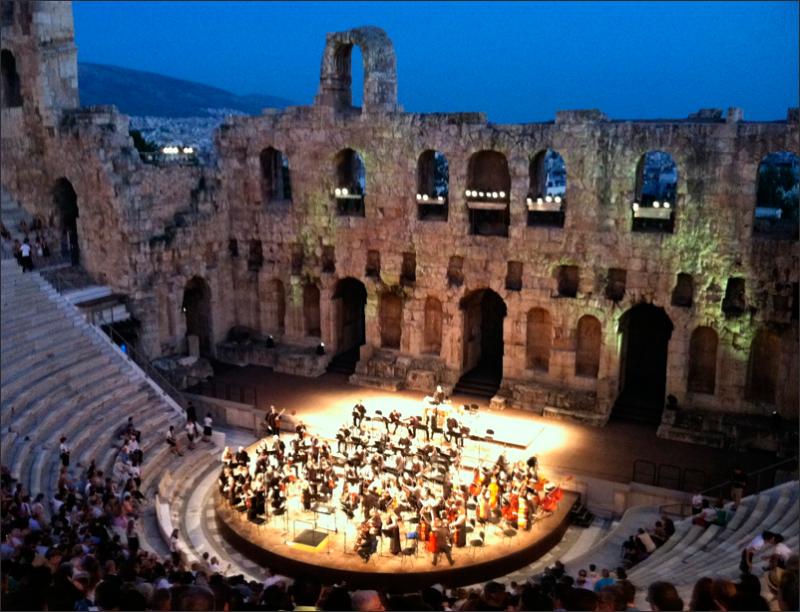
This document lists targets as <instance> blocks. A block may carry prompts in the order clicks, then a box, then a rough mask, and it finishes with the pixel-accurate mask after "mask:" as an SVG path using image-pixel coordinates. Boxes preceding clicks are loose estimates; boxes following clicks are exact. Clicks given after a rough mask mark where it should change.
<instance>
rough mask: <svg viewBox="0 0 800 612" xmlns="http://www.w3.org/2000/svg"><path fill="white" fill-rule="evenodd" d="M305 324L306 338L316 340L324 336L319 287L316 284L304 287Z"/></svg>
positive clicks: (308, 284)
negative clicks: (321, 328) (309, 337)
mask: <svg viewBox="0 0 800 612" xmlns="http://www.w3.org/2000/svg"><path fill="white" fill-rule="evenodd" d="M303 322H304V324H305V329H306V336H312V337H315V338H316V337H319V336H321V335H322V332H321V330H320V315H319V287H317V286H316V285H315V284H314V283H307V284H305V285H304V286H303Z"/></svg>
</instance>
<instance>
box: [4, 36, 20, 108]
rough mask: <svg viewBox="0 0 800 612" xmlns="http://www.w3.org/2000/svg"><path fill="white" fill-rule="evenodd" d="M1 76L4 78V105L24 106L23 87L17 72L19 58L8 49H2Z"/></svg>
mask: <svg viewBox="0 0 800 612" xmlns="http://www.w3.org/2000/svg"><path fill="white" fill-rule="evenodd" d="M0 78H2V107H3V108H14V107H17V106H22V87H21V85H20V79H19V74H18V73H17V60H16V59H15V58H14V54H13V53H11V51H9V50H8V49H3V50H2V51H0Z"/></svg>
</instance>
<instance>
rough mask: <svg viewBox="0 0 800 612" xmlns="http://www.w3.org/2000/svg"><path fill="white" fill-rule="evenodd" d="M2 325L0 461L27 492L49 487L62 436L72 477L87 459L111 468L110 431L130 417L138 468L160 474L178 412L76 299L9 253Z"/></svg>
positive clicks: (54, 478)
mask: <svg viewBox="0 0 800 612" xmlns="http://www.w3.org/2000/svg"><path fill="white" fill-rule="evenodd" d="M0 324H1V325H0V340H2V345H1V346H0V364H1V365H2V374H0V389H1V390H2V399H1V400H0V421H2V444H3V449H2V458H3V462H4V463H5V464H7V465H9V467H10V468H11V472H12V475H14V476H15V477H16V478H18V479H19V480H20V482H22V484H23V485H24V486H25V488H26V489H28V490H29V491H30V492H31V493H33V494H36V493H39V492H42V493H45V494H46V495H47V496H48V497H50V496H52V494H53V493H54V492H55V488H56V483H57V480H58V471H59V466H60V459H59V456H58V444H59V438H60V437H61V436H62V435H64V436H66V437H67V439H68V445H69V446H70V449H71V462H70V468H71V471H72V473H73V475H76V476H77V475H78V474H79V472H81V471H82V469H81V468H83V467H85V466H88V464H89V462H90V461H91V460H92V459H95V461H96V465H97V467H98V468H100V469H103V470H104V471H105V472H106V473H107V474H113V473H114V467H115V462H116V459H117V454H118V452H119V448H118V447H119V443H118V440H116V439H115V437H114V434H115V432H116V431H118V430H119V428H120V427H121V426H122V425H124V423H125V421H126V420H127V418H128V416H133V417H134V421H135V423H136V426H137V427H138V428H139V429H141V430H142V442H143V448H144V452H145V464H144V468H143V473H144V475H145V476H146V477H147V478H148V479H150V480H151V481H154V480H156V479H157V478H158V476H159V472H158V470H159V467H160V465H159V452H157V451H156V449H158V450H159V451H160V450H161V447H163V446H165V445H164V430H165V429H166V427H167V423H173V424H174V425H176V427H181V426H182V424H183V415H182V411H180V409H179V408H178V407H177V406H176V405H175V404H174V403H172V402H170V401H168V400H167V399H166V398H165V396H164V394H163V393H162V392H160V391H159V390H157V389H156V388H155V387H154V386H153V385H152V382H151V381H149V380H148V379H147V377H146V376H144V374H143V373H142V372H141V370H139V369H138V368H137V367H136V366H135V365H134V364H133V363H132V362H131V361H130V360H129V359H128V358H127V357H126V356H125V355H124V354H122V353H121V352H120V351H119V349H118V348H117V347H115V346H114V345H113V344H112V343H111V342H110V341H109V340H108V339H107V338H106V337H105V335H104V334H103V333H102V332H101V331H100V330H98V329H97V328H95V327H93V326H92V325H90V324H88V323H86V321H85V320H84V319H83V317H82V316H81V314H80V313H79V312H78V311H77V309H76V308H75V307H74V306H72V305H71V304H70V303H69V302H68V301H67V300H65V299H64V298H63V297H62V296H61V295H59V294H58V293H57V292H56V291H55V290H54V289H53V288H52V287H51V286H50V285H49V284H48V283H46V282H45V281H44V280H43V279H42V278H41V277H40V276H39V275H38V274H36V273H33V274H22V272H21V269H20V268H19V266H17V264H16V261H14V260H4V261H3V262H2V317H1V318H0ZM148 455H152V457H153V458H154V459H155V461H154V462H153V463H151V462H150V457H148Z"/></svg>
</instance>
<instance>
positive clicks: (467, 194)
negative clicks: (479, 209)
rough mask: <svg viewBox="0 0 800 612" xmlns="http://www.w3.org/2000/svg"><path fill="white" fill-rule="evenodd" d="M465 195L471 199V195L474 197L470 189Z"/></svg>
mask: <svg viewBox="0 0 800 612" xmlns="http://www.w3.org/2000/svg"><path fill="white" fill-rule="evenodd" d="M464 195H465V196H467V197H469V196H471V195H472V192H471V191H470V190H469V189H467V190H466V191H465V192H464Z"/></svg>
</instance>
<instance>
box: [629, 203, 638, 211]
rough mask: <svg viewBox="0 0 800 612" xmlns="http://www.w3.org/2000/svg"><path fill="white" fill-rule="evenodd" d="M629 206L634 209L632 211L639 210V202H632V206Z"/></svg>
mask: <svg viewBox="0 0 800 612" xmlns="http://www.w3.org/2000/svg"><path fill="white" fill-rule="evenodd" d="M631 208H632V209H633V210H634V212H635V211H637V210H639V202H634V203H633V206H631Z"/></svg>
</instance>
